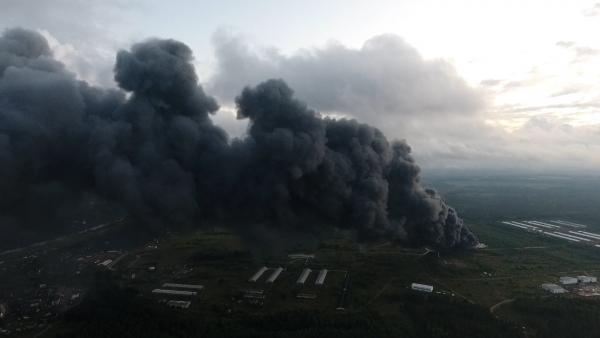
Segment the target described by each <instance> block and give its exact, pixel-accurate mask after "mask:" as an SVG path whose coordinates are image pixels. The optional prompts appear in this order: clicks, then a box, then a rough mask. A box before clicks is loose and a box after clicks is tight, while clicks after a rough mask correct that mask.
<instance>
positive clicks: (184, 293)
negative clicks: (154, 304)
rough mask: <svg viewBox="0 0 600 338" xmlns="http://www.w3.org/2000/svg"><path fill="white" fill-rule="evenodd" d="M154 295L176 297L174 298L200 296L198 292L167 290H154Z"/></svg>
mask: <svg viewBox="0 0 600 338" xmlns="http://www.w3.org/2000/svg"><path fill="white" fill-rule="evenodd" d="M152 293H154V294H162V295H174V296H195V295H197V294H198V293H197V292H196V291H181V290H165V289H154V290H152Z"/></svg>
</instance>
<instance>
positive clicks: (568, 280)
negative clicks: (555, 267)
mask: <svg viewBox="0 0 600 338" xmlns="http://www.w3.org/2000/svg"><path fill="white" fill-rule="evenodd" d="M558 281H559V282H560V284H562V285H573V284H577V282H578V280H577V278H575V277H569V276H563V277H560V278H559V279H558Z"/></svg>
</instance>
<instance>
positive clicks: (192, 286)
mask: <svg viewBox="0 0 600 338" xmlns="http://www.w3.org/2000/svg"><path fill="white" fill-rule="evenodd" d="M162 287H163V288H173V289H190V290H198V291H200V290H202V289H204V285H196V284H178V283H164V284H163V285H162Z"/></svg>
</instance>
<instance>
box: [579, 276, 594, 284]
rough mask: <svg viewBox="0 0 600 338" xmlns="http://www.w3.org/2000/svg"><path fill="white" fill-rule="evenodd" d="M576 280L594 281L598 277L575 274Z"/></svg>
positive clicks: (582, 281)
mask: <svg viewBox="0 0 600 338" xmlns="http://www.w3.org/2000/svg"><path fill="white" fill-rule="evenodd" d="M577 280H578V281H579V282H580V283H585V284H587V283H596V282H597V281H598V278H596V277H594V276H577Z"/></svg>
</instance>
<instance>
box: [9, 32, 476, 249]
mask: <svg viewBox="0 0 600 338" xmlns="http://www.w3.org/2000/svg"><path fill="white" fill-rule="evenodd" d="M192 57H193V56H192V52H191V50H190V49H189V48H188V47H187V46H186V45H184V44H183V43H180V42H177V41H174V40H158V39H152V40H147V41H145V42H143V43H139V44H136V45H134V46H132V47H131V49H130V50H128V51H120V52H119V53H118V54H117V57H116V64H115V80H116V82H117V83H118V85H119V87H120V89H118V90H106V89H100V88H95V87H93V86H90V85H88V84H87V83H85V82H83V81H79V80H77V79H76V77H75V76H74V75H73V74H72V73H70V72H68V70H66V69H65V68H64V66H63V65H62V64H61V63H59V62H57V61H56V60H54V59H53V58H52V55H51V53H50V49H49V47H48V44H47V42H46V41H45V39H44V38H43V37H42V36H41V35H39V34H37V33H35V32H32V31H27V30H23V29H12V30H8V31H6V32H5V33H4V34H3V35H2V37H0V214H1V215H2V216H0V223H2V225H1V227H2V228H0V229H1V230H2V231H3V232H7V231H10V229H33V230H35V229H37V228H40V227H42V228H44V227H46V228H50V230H51V229H52V227H55V226H58V224H60V222H61V221H62V220H64V219H66V218H68V217H69V216H70V213H72V212H73V210H78V212H85V210H83V211H82V208H83V206H82V202H81V201H88V200H101V201H106V203H108V204H110V205H111V206H113V207H114V208H120V209H123V210H126V211H127V212H128V213H129V214H130V215H132V216H133V217H134V218H135V219H136V220H137V221H138V223H140V224H143V225H144V226H149V227H157V228H161V227H164V226H169V227H188V226H202V225H203V224H204V223H205V222H206V221H207V220H221V221H223V222H224V223H225V224H238V225H236V226H233V229H234V230H238V231H240V233H243V232H246V233H248V232H253V231H254V230H256V231H257V232H258V231H259V230H258V227H257V228H256V229H255V228H254V225H255V224H261V227H262V226H264V227H265V229H266V231H273V232H278V233H319V232H321V231H322V230H323V229H333V228H341V229H349V230H354V231H356V233H357V234H358V235H359V236H360V238H388V239H391V240H398V241H402V242H404V243H407V244H414V245H422V244H427V245H434V246H437V247H440V248H466V247H471V246H473V245H474V244H476V243H477V239H476V238H475V236H474V235H473V234H472V233H471V232H470V231H469V229H467V228H466V227H465V226H464V225H463V223H462V220H461V219H460V218H459V217H458V216H457V214H456V212H455V211H454V210H453V209H452V208H451V207H449V206H448V205H446V203H445V202H444V200H443V199H442V198H441V197H440V196H439V195H438V194H437V193H436V192H435V191H433V190H430V189H425V188H424V187H423V186H422V185H421V183H420V178H419V171H420V170H419V167H418V166H417V165H416V164H415V162H414V160H413V158H412V157H411V155H410V147H409V146H408V145H407V144H406V143H405V142H398V141H394V142H391V143H390V142H389V141H388V140H387V139H386V138H385V136H384V135H383V134H382V133H381V132H380V131H379V130H377V129H376V128H373V127H371V126H369V125H366V124H362V123H359V122H357V121H355V120H346V119H331V118H324V117H322V116H320V115H319V113H317V112H315V111H313V110H311V109H309V108H307V107H306V105H305V104H304V103H302V102H300V101H298V100H296V99H295V98H294V95H293V91H292V90H291V89H290V88H289V87H288V86H287V85H286V84H285V83H284V82H283V81H281V80H268V81H266V82H263V83H262V84H260V85H258V86H256V87H253V88H246V89H244V90H243V92H242V93H241V94H240V95H239V97H238V98H237V99H236V103H237V108H238V117H239V118H241V119H248V120H249V127H248V132H247V135H246V136H245V137H243V138H240V139H237V138H236V139H232V140H230V139H229V138H228V136H227V134H226V133H225V132H224V131H223V130H222V129H220V128H219V127H217V126H215V125H213V123H212V121H211V119H210V116H209V115H210V114H212V113H214V112H215V111H217V110H218V105H217V103H216V102H215V100H214V99H213V98H211V97H209V96H207V95H206V94H205V93H204V92H203V90H202V88H201V87H200V86H199V85H198V79H197V77H196V74H195V70H194V67H193V66H192V64H191V61H192ZM126 94H128V95H126ZM33 230H32V231H33ZM261 231H263V230H261Z"/></svg>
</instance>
